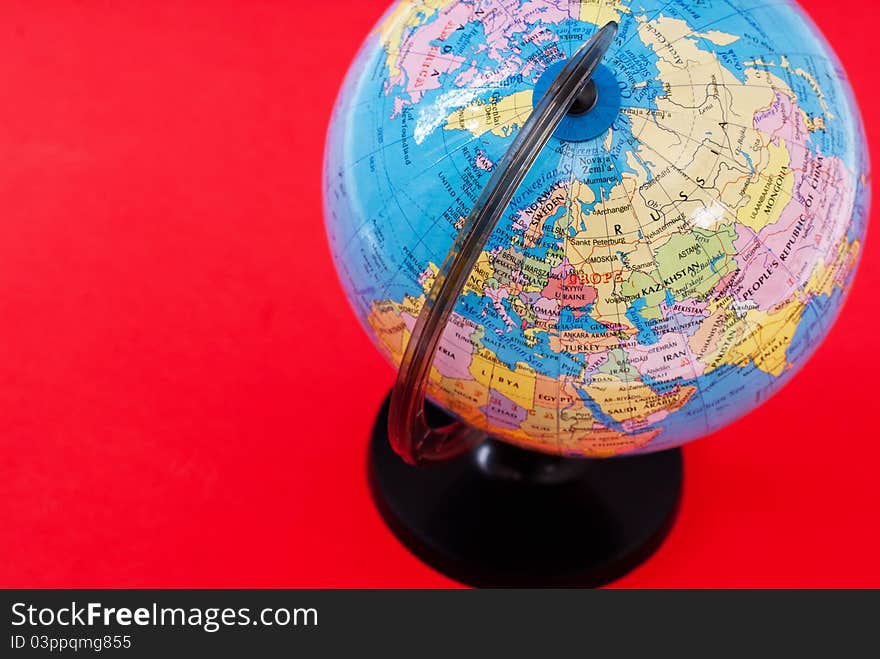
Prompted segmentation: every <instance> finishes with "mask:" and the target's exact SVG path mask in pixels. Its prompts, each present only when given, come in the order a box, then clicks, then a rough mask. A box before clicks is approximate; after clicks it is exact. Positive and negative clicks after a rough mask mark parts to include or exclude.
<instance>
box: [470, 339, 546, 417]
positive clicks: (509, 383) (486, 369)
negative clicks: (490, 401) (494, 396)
mask: <svg viewBox="0 0 880 659" xmlns="http://www.w3.org/2000/svg"><path fill="white" fill-rule="evenodd" d="M479 355H480V356H481V357H482V359H474V361H473V362H472V364H471V368H470V371H471V375H473V376H474V378H475V379H476V380H477V382H479V383H480V384H483V385H485V386H486V387H488V388H489V389H494V390H495V391H497V392H498V393H500V394H501V395H502V396H505V397H506V398H508V399H509V400H511V401H513V402H514V403H516V404H517V405H519V406H520V407H523V408H525V409H531V408H532V407H533V406H534V399H535V379H536V373H535V371H534V370H533V369H532V368H531V367H530V366H528V365H526V364H523V363H522V362H518V363H517V364H516V368H515V369H514V370H510V369H509V368H507V367H506V366H505V365H504V364H502V363H500V362H498V361H497V358H496V357H495V356H494V355H493V354H492V353H491V352H489V351H487V350H480V352H479Z"/></svg>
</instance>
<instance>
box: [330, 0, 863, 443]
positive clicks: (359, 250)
mask: <svg viewBox="0 0 880 659" xmlns="http://www.w3.org/2000/svg"><path fill="white" fill-rule="evenodd" d="M609 21H614V22H616V23H617V24H618V26H619V27H618V31H617V35H616V37H615V39H614V42H613V44H612V45H611V47H610V48H609V50H608V52H607V54H606V55H605V57H604V59H603V63H602V65H601V67H600V68H599V69H598V70H597V71H596V74H595V80H596V87H597V89H598V97H597V99H596V101H595V107H591V108H589V111H587V112H584V113H582V114H578V113H572V114H571V116H569V117H566V118H565V119H564V120H563V123H562V124H560V126H559V128H558V129H557V131H556V132H555V133H554V136H553V137H552V138H551V139H550V142H549V143H548V144H547V146H546V147H545V148H544V150H543V152H542V153H541V155H540V156H539V157H538V159H537V161H536V162H535V164H534V166H533V167H532V168H531V169H530V170H529V172H528V174H527V175H526V178H525V180H524V181H523V183H522V184H521V185H520V187H519V189H518V190H517V192H516V194H515V195H514V197H513V200H512V202H511V204H510V205H509V207H508V208H507V210H506V211H505V214H504V216H503V218H502V219H501V221H500V222H499V224H498V226H497V227H496V229H495V231H494V232H493V234H492V236H491V238H490V239H489V241H488V242H487V243H486V245H485V246H484V247H483V250H482V253H481V254H480V258H479V259H478V261H477V264H476V267H475V268H474V269H473V271H472V273H471V275H470V277H469V280H468V283H467V285H466V287H465V288H464V290H463V291H461V294H460V296H459V298H458V300H457V303H456V307H455V311H454V313H453V315H452V317H451V319H450V322H449V324H448V326H447V327H446V329H445V331H444V334H443V337H442V339H441V342H440V345H439V349H438V351H437V353H436V355H435V357H434V361H433V368H432V369H431V374H430V379H429V385H428V396H429V398H430V399H431V400H432V401H433V402H435V403H436V404H438V405H439V406H441V407H442V408H444V409H445V410H447V411H448V412H450V413H451V414H452V415H453V416H455V417H456V418H458V419H460V420H462V421H464V422H465V423H467V424H469V425H471V426H474V427H477V428H480V429H483V430H485V431H486V432H487V433H489V434H490V435H492V436H493V437H495V438H498V439H501V440H504V441H507V442H510V443H513V444H516V445H518V446H521V447H524V448H528V449H533V450H538V451H542V452H546V453H552V454H558V455H563V456H582V457H610V456H615V455H622V454H627V453H645V452H654V451H660V450H664V449H669V448H672V447H675V446H680V445H682V444H684V443H686V442H688V441H690V440H693V439H696V438H698V437H702V436H705V435H708V434H710V433H712V432H713V431H715V430H717V429H719V428H721V427H723V426H725V425H727V424H728V423H731V422H732V421H734V420H735V419H736V418H738V417H740V416H742V415H743V414H745V413H747V412H749V411H750V410H751V409H754V408H755V407H756V406H757V405H759V404H761V403H763V402H764V401H766V400H767V399H768V398H769V397H770V396H771V395H772V394H773V393H774V392H776V391H777V390H778V389H779V388H780V387H781V386H782V385H783V384H784V383H785V382H786V381H787V380H788V379H789V378H791V377H792V376H793V374H794V373H795V372H796V371H797V369H798V367H800V366H801V365H803V364H804V363H805V361H806V360H807V359H808V358H809V356H810V355H811V354H812V352H813V351H814V350H815V349H816V348H817V346H818V345H819V343H820V342H821V340H822V339H823V338H824V336H825V335H826V334H827V332H828V330H829V329H830V327H831V325H832V324H833V322H834V320H835V318H836V317H837V315H838V313H839V311H840V308H841V305H842V303H843V301H844V298H845V296H846V292H847V290H848V288H849V286H850V284H851V281H852V278H853V275H854V272H855V269H856V265H857V263H858V260H859V255H860V252H861V250H862V245H863V242H864V238H865V231H866V223H867V216H868V206H869V165H868V158H867V152H866V147H865V140H864V134H863V128H862V123H861V118H860V116H859V112H858V108H857V105H856V103H855V101H854V99H853V96H852V94H851V91H850V88H849V84H848V82H847V80H846V77H845V74H844V72H843V70H842V67H841V66H840V64H839V63H838V61H837V59H836V57H835V55H834V54H833V52H832V51H831V49H830V48H829V47H828V45H827V43H826V42H825V40H824V38H823V37H822V35H821V33H820V32H819V31H818V30H817V29H816V28H815V27H814V26H813V24H812V23H811V22H810V19H809V18H808V17H807V16H806V15H805V14H804V13H803V12H802V11H801V10H800V9H799V8H798V7H797V5H796V4H794V3H792V2H777V3H773V4H761V3H757V2H747V1H744V0H724V1H716V0H706V1H705V2H700V3H689V2H683V1H672V2H669V1H667V0H593V1H582V2H571V1H570V0H473V1H464V0H424V1H421V2H417V1H408V2H398V3H397V4H395V5H394V6H393V7H392V8H391V9H390V10H389V11H388V12H387V13H386V15H385V16H384V17H383V19H382V20H381V21H380V23H379V24H378V26H377V27H376V28H375V30H374V31H373V32H372V33H371V34H370V36H369V37H368V39H367V41H366V42H365V44H364V45H363V46H362V48H361V51H360V53H359V55H358V58H357V60H356V62H355V63H354V65H353V66H352V68H351V70H350V71H349V75H348V77H347V79H346V81H345V83H344V85H343V88H342V91H341V92H340V95H339V98H338V100H337V104H336V108H335V111H334V116H333V120H332V123H331V127H330V132H329V137H328V143H327V150H326V156H325V171H324V187H325V190H324V198H325V210H326V218H327V230H328V234H329V239H330V244H331V249H332V251H333V254H334V259H335V263H336V267H337V271H338V272H339V275H340V278H341V280H342V282H343V285H344V287H345V290H346V292H347V295H348V297H349V300H350V302H351V304H352V306H353V307H354V309H355V311H356V313H357V315H358V317H359V318H360V320H361V322H362V324H363V326H364V327H365V329H366V330H367V332H368V333H369V334H370V336H371V337H372V339H373V341H374V343H375V344H376V346H377V347H378V348H379V349H380V350H381V351H382V353H383V354H384V355H385V356H386V357H387V358H388V360H389V361H390V362H391V363H392V364H394V365H395V366H397V365H398V364H399V363H400V361H401V359H402V356H403V352H404V349H405V347H406V345H407V343H408V341H409V337H410V333H411V332H412V330H413V327H414V325H415V322H416V319H417V318H418V316H419V313H420V312H421V309H422V306H423V305H424V303H425V298H426V295H428V293H429V291H430V290H431V287H432V285H433V282H434V278H435V276H436V274H437V272H438V269H439V265H440V264H441V263H442V262H443V259H444V258H445V256H446V254H447V252H448V250H449V249H450V246H451V245H452V243H453V240H454V239H455V237H456V235H457V233H458V231H459V229H460V228H461V226H462V222H463V218H464V217H466V216H467V215H468V213H469V212H470V210H471V208H472V207H473V206H474V203H475V202H476V200H477V197H478V196H479V194H480V192H481V190H482V189H483V188H484V186H485V185H486V183H487V182H488V180H489V177H490V176H491V173H492V172H493V170H494V168H495V167H496V165H497V164H498V163H499V161H500V160H501V158H502V156H503V154H504V153H505V152H506V151H507V150H508V148H509V147H510V144H511V142H512V140H513V137H514V136H515V135H516V133H517V131H518V130H519V129H520V128H521V127H522V125H523V122H524V121H525V120H526V119H527V118H528V117H529V115H530V114H531V112H532V110H533V108H534V106H535V104H537V102H538V100H539V98H540V96H541V95H542V94H543V93H544V91H545V90H546V88H547V84H548V83H547V80H548V78H552V75H554V74H555V72H556V71H557V70H558V69H559V68H560V66H561V65H562V63H564V62H565V61H567V60H568V59H569V58H570V57H571V56H572V54H573V53H574V52H575V51H576V50H577V49H578V48H579V47H580V46H581V45H582V44H583V43H585V42H586V41H588V40H589V39H590V38H591V36H593V35H594V34H595V33H596V32H597V30H598V29H599V28H600V27H601V26H603V25H605V24H606V23H608V22H609Z"/></svg>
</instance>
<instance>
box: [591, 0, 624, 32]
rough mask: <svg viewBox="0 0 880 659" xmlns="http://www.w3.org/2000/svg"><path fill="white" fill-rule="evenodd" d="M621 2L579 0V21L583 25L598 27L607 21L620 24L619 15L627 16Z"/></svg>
mask: <svg viewBox="0 0 880 659" xmlns="http://www.w3.org/2000/svg"><path fill="white" fill-rule="evenodd" d="M628 13H629V7H627V6H626V5H625V4H624V3H623V0H581V13H580V17H579V18H580V20H582V21H584V22H585V23H593V24H594V25H598V26H599V27H601V26H603V25H605V23H607V22H608V21H617V22H618V23H619V22H620V15H621V14H628Z"/></svg>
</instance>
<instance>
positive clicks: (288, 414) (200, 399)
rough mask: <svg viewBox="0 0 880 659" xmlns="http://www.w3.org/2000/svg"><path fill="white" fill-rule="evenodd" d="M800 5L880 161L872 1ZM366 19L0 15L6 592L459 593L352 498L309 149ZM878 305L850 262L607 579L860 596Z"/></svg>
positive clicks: (330, 6) (14, 11)
mask: <svg viewBox="0 0 880 659" xmlns="http://www.w3.org/2000/svg"><path fill="white" fill-rule="evenodd" d="M804 4H805V6H806V7H807V9H808V10H809V11H810V13H811V14H812V15H813V17H814V18H815V20H816V21H817V23H818V24H819V25H820V26H821V27H822V29H823V30H824V31H825V32H826V34H827V35H828V37H829V39H830V41H831V42H832V44H833V45H834V46H835V47H836V48H837V50H838V53H839V54H840V57H841V59H842V60H843V62H844V64H845V66H846V68H847V70H848V71H849V73H850V76H851V78H852V82H853V85H854V87H855V90H856V93H857V95H858V97H859V99H860V101H861V105H862V110H863V113H864V116H865V119H866V122H867V129H868V134H869V139H870V142H871V145H872V146H873V147H874V148H873V151H874V152H875V153H876V152H877V147H878V140H880V121H877V120H876V119H875V116H876V115H877V112H878V111H880V92H878V82H880V80H878V75H877V63H876V57H875V56H874V48H875V46H876V43H872V40H873V41H874V42H876V36H875V35H874V34H873V33H872V29H873V28H872V26H874V25H876V24H877V23H878V19H880V8H878V6H877V4H875V3H861V5H860V10H859V13H860V14H861V15H860V16H859V17H858V18H857V19H856V20H854V17H853V16H852V15H851V13H849V12H843V11H841V10H840V8H839V6H838V5H839V3H829V2H822V1H819V0H811V1H809V2H805V3H804ZM385 6H386V0H370V1H369V2H367V1H365V0H350V1H348V2H344V1H341V0H333V1H331V2H259V3H253V2H219V1H218V2H186V3H184V2H177V3H171V2H142V3H137V2H125V3H105V2H76V3H75V2H51V1H46V2H38V3H35V2H9V1H7V2H4V3H3V6H2V9H0V72H2V80H3V97H2V101H0V447H2V453H0V533H2V536H0V537H2V541H0V585H2V586H81V587H85V586H95V587H101V586H106V587H123V586H132V587H136V586H154V587H160V586H181V587H190V586H191V587H197V586H202V587H211V586H229V587H235V586H254V587H257V586H259V587H271V586H286V587H296V586H343V587H344V586H452V585H454V583H453V582H452V581H450V580H448V579H446V578H445V577H443V576H441V575H439V574H437V573H435V572H434V571H432V570H431V569H430V568H428V567H426V566H424V565H422V564H421V563H420V562H419V561H418V560H416V559H415V558H413V557H412V556H411V555H410V554H408V553H407V552H406V551H405V550H404V549H403V548H402V546H401V545H400V544H398V542H397V541H396V540H395V538H394V537H393V536H392V535H391V534H390V533H389V532H388V531H387V530H386V528H385V527H384V525H383V523H382V522H381V520H380V518H379V516H378V514H377V513H376V511H375V509H374V507H373V504H372V502H371V499H370V497H369V495H368V492H367V485H366V479H365V466H364V465H365V455H366V445H367V438H368V435H369V430H370V426H371V424H372V422H373V418H374V415H375V412H376V410H377V408H378V407H379V404H380V402H381V400H382V398H383V396H384V395H385V394H386V392H387V390H388V388H389V387H390V385H391V382H392V378H393V373H392V371H391V370H390V369H389V368H388V367H387V366H386V365H385V364H384V362H383V361H382V360H381V359H380V357H379V355H378V353H377V351H376V350H375V349H374V348H373V346H372V345H371V343H370V342H369V340H368V339H367V337H366V336H365V335H364V334H363V333H362V331H361V329H360V327H359V326H358V324H357V322H356V320H355V318H354V316H353V314H352V313H351V311H350V310H349V308H348V305H347V303H346V302H345V299H344V297H343V294H342V291H341V289H340V287H339V285H338V283H337V280H336V276H335V274H334V271H333V266H332V264H331V261H330V255H329V253H328V249H327V245H326V243H325V237H324V228H323V217H322V211H321V193H320V170H321V158H322V149H323V138H324V131H325V128H326V125H327V120H328V118H329V113H330V109H331V106H332V103H333V99H334V97H335V94H336V91H337V89H338V86H339V84H340V82H341V79H342V76H343V74H344V73H345V70H346V67H347V65H348V63H349V61H350V60H351V58H352V57H353V55H354V53H355V51H356V49H357V46H358V44H359V43H360V41H361V39H362V38H363V37H364V35H365V34H366V33H367V32H368V30H369V29H370V28H371V27H372V25H373V24H374V22H375V21H376V20H377V19H378V17H379V16H380V15H381V13H382V12H383V10H384V8H385ZM875 197H876V198H878V199H880V196H877V195H876V194H875ZM878 285H880V253H878V247H877V243H876V242H871V241H870V240H869V243H868V246H867V250H866V252H865V256H864V260H863V263H862V266H861V271H860V274H859V277H858V278H857V281H856V285H855V287H854V290H853V292H852V295H851V297H850V300H849V302H848V303H847V306H846V308H845V310H844V313H843V315H842V317H841V319H840V321H839V322H838V324H837V326H836V327H835V329H834V330H833V332H832V333H831V335H830V337H829V339H828V340H827V341H826V343H825V345H824V347H823V348H822V349H821V350H820V351H819V352H818V354H817V355H816V357H815V358H814V359H813V360H812V361H811V362H810V363H809V364H808V365H807V366H806V367H805V368H804V370H803V371H802V372H801V374H800V375H799V376H798V377H797V378H795V380H794V381H793V383H792V384H790V385H789V386H788V387H787V388H786V389H785V390H784V391H783V392H782V393H780V394H779V395H777V396H776V397H775V398H774V399H773V400H772V401H771V402H770V403H768V404H766V405H765V406H764V407H762V408H761V409H759V410H758V411H757V412H755V413H753V414H751V415H750V416H748V417H747V418H746V419H744V420H742V421H740V422H738V423H736V424H735V425H733V426H732V427H730V428H729V429H727V430H725V431H723V432H721V433H718V434H717V435H715V436H713V437H711V438H708V439H705V440H702V441H700V442H696V443H694V444H692V445H690V446H688V447H687V448H686V449H685V458H686V470H687V481H686V487H685V495H684V501H683V507H682V511H681V516H680V518H679V520H678V522H677V524H676V526H675V528H674V530H673V532H672V534H671V535H670V537H669V539H668V541H667V542H666V543H665V544H664V545H663V547H662V548H661V549H660V551H659V552H658V553H657V554H656V555H655V556H654V557H653V558H652V559H651V560H650V561H649V562H648V563H646V564H645V565H644V566H642V567H641V568H639V569H638V570H636V571H635V572H633V573H632V574H631V575H629V576H627V577H626V578H624V579H623V580H621V581H620V582H619V583H618V585H621V586H629V587H635V586H880V562H878V561H877V556H878V554H880V528H878V524H877V520H878V504H880V492H878V487H877V470H878V464H880V445H878V433H877V430H876V428H877V424H876V418H877V413H878V403H877V384H876V383H877V379H876V378H877V373H878V367H880V357H878V354H880V351H878V350H877V349H876V347H875V346H871V344H870V343H869V341H874V340H876V339H877V338H878V336H877V330H876V327H877V322H878V312H877V301H876V300H877V297H876V293H875V291H876V290H877V288H878Z"/></svg>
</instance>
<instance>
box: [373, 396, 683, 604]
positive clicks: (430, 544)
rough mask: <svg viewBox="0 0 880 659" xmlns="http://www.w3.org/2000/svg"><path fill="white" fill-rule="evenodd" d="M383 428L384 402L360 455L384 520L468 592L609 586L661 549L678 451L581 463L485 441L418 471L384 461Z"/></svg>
mask: <svg viewBox="0 0 880 659" xmlns="http://www.w3.org/2000/svg"><path fill="white" fill-rule="evenodd" d="M428 411H429V414H432V415H438V416H439V415H442V412H440V411H439V410H438V409H437V408H432V407H429V408H428ZM387 428H388V400H387V399H386V401H385V403H384V405H383V406H382V409H381V411H380V412H379V417H378V419H377V420H376V424H375V426H374V428H373V435H372V440H371V444H370V454H369V481H370V489H371V491H372V495H373V498H374V499H375V501H376V505H377V506H378V508H379V511H380V513H381V514H382V517H383V519H384V520H385V522H386V523H387V524H388V526H389V527H390V528H391V530H392V531H393V532H394V534H395V535H396V536H397V537H398V538H399V539H400V541H401V542H402V543H403V544H404V545H405V546H406V547H407V548H408V549H409V550H410V551H412V552H413V553H414V554H415V555H416V556H418V557H419V558H420V559H421V560H423V561H424V562H425V563H427V564H428V565H430V566H432V567H433V568H435V569H437V570H438V571H440V572H442V573H444V574H446V575H448V576H450V577H452V578H453V579H456V580H458V581H461V582H463V583H465V584H468V585H471V586H478V587H488V588H492V587H494V588H507V587H581V588H586V587H596V586H601V585H603V584H607V583H609V582H611V581H613V580H615V579H617V578H619V577H621V576H623V575H624V574H626V573H627V572H629V571H630V570H632V569H633V568H634V567H636V566H637V565H639V564H640V563H642V562H643V561H644V560H645V559H647V558H648V557H649V556H650V555H651V554H652V553H653V552H654V551H655V550H656V549H657V548H658V547H659V546H660V544H661V543H662V542H663V539H664V538H665V537H666V535H667V534H668V533H669V530H670V529H671V528H672V523H673V521H674V520H675V516H676V513H677V511H678V504H679V500H680V498H681V490H682V474H683V470H682V455H681V450H680V449H673V450H669V451H663V452H660V453H653V454H650V455H644V456H637V457H626V458H615V459H609V460H579V459H569V458H559V457H553V456H548V455H543V454H539V453H534V452H531V451H525V450H523V449H519V448H516V447H514V446H511V445H508V444H504V443H501V442H497V441H494V440H487V441H486V442H484V443H483V444H481V445H479V446H478V447H477V448H476V449H474V450H473V451H471V452H469V453H467V454H465V455H462V456H460V457H458V458H455V459H453V460H449V461H447V462H445V463H441V464H439V465H435V466H431V467H425V468H417V467H412V466H410V465H408V464H406V463H405V462H403V461H402V460H401V459H400V458H399V457H398V456H397V454H395V453H394V451H393V450H392V449H391V446H390V445H389V442H388V431H387Z"/></svg>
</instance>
